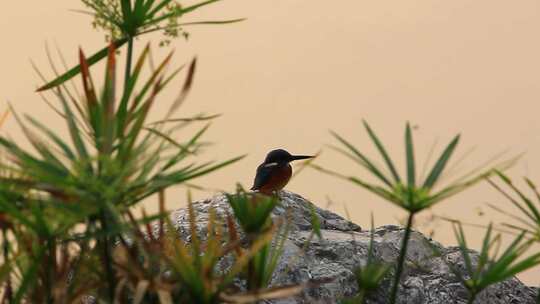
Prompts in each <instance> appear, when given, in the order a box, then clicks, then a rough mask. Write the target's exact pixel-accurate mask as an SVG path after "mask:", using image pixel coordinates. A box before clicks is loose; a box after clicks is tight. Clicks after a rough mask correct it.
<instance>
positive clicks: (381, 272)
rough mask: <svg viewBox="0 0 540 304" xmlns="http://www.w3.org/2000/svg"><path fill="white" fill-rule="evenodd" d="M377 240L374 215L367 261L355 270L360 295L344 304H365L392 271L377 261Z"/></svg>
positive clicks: (343, 302)
mask: <svg viewBox="0 0 540 304" xmlns="http://www.w3.org/2000/svg"><path fill="white" fill-rule="evenodd" d="M374 238H375V227H374V223H373V214H372V215H371V232H370V238H369V247H368V255H367V260H366V263H365V264H364V265H360V266H358V267H357V268H356V269H355V270H354V276H355V279H356V284H357V286H358V295H356V296H355V297H353V298H350V299H345V300H343V301H342V302H341V303H342V304H363V303H366V300H367V299H366V297H367V296H368V295H369V294H370V293H372V292H374V291H375V290H376V289H377V288H379V286H380V284H381V282H382V280H383V279H384V278H385V276H386V275H387V274H388V272H389V271H390V269H391V267H390V265H388V264H386V263H383V262H379V261H377V260H376V259H375V253H374V248H373V243H374Z"/></svg>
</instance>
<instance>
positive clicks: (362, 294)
mask: <svg viewBox="0 0 540 304" xmlns="http://www.w3.org/2000/svg"><path fill="white" fill-rule="evenodd" d="M357 299H358V303H360V304H364V303H365V302H366V290H365V289H364V288H362V289H360V292H359V293H358V297H357Z"/></svg>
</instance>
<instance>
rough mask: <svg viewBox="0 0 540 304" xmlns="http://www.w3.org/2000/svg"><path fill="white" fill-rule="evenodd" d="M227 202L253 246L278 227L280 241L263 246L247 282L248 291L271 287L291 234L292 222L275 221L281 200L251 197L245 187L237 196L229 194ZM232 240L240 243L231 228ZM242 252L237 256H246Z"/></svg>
mask: <svg viewBox="0 0 540 304" xmlns="http://www.w3.org/2000/svg"><path fill="white" fill-rule="evenodd" d="M227 199H228V201H229V204H230V205H231V208H232V210H233V214H234V218H235V219H236V220H237V222H238V224H239V225H240V227H242V230H243V233H244V235H245V236H246V237H247V239H248V242H249V243H253V242H254V241H256V240H257V239H258V238H259V234H262V233H264V232H265V231H267V230H268V229H270V228H272V227H274V229H276V237H275V241H274V243H273V244H271V243H269V244H265V245H264V246H262V247H261V248H260V249H259V250H258V251H257V252H256V253H255V254H254V255H253V256H252V258H251V259H250V260H249V263H248V267H247V271H246V280H247V289H248V290H250V291H256V290H259V289H262V288H266V287H268V285H269V284H270V281H271V280H272V275H273V273H274V270H275V269H276V267H277V263H278V262H279V259H280V257H281V254H282V253H283V246H284V244H285V240H286V239H287V234H288V222H287V221H286V219H284V218H279V219H276V222H274V220H273V219H272V217H271V214H272V211H273V210H274V208H275V207H276V206H277V205H278V204H279V198H278V197H277V196H267V195H263V194H259V193H248V192H246V191H245V190H244V189H243V188H242V187H241V186H238V189H237V191H236V193H235V194H228V195H227ZM229 227H230V229H229V230H230V232H231V236H233V238H235V239H239V236H238V234H237V232H236V229H235V226H234V225H232V223H231V224H230V225H229ZM242 251H243V250H242V249H239V250H238V251H237V253H238V254H239V255H244V253H243V252H242Z"/></svg>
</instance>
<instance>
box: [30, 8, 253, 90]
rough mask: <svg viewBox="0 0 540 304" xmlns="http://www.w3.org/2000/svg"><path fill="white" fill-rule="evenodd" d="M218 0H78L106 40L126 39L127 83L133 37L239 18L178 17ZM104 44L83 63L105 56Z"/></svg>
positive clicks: (68, 76)
mask: <svg viewBox="0 0 540 304" xmlns="http://www.w3.org/2000/svg"><path fill="white" fill-rule="evenodd" d="M218 1H220V0H206V1H201V2H198V3H195V4H190V5H182V4H180V3H179V1H174V0H82V2H83V4H84V5H85V6H86V7H87V8H89V9H90V11H83V13H85V14H89V15H91V16H93V18H94V21H93V24H94V26H95V27H97V28H101V29H104V30H105V31H107V32H108V38H109V40H110V43H111V44H112V45H114V46H115V47H116V48H120V47H122V46H123V45H125V44H126V43H127V56H126V66H125V75H124V81H125V83H126V84H127V81H128V78H129V76H130V75H131V66H132V61H133V60H132V59H133V50H134V42H135V38H136V37H139V36H141V35H144V34H148V33H152V32H156V31H163V32H164V33H165V34H166V35H167V36H169V37H176V36H178V34H179V33H180V32H181V29H182V27H183V26H186V25H193V24H226V23H232V22H237V21H240V20H242V19H234V20H223V21H214V20H213V21H198V22H188V23H182V22H180V19H181V18H182V17H184V15H186V14H188V13H191V12H193V11H195V10H197V9H199V8H201V7H204V6H206V5H209V4H212V3H214V2H218ZM107 53H108V47H105V48H103V49H101V50H100V51H98V52H97V53H95V54H93V55H92V56H90V57H88V58H87V60H86V64H87V65H88V66H91V65H93V64H95V63H96V62H99V61H100V60H102V59H104V58H105V57H107ZM82 69H83V66H81V65H77V66H75V67H74V68H72V69H70V70H68V71H67V72H65V73H64V74H62V75H58V76H57V77H56V78H55V79H54V80H52V81H50V82H48V83H47V84H45V85H43V86H41V87H40V88H39V89H38V90H39V91H43V90H48V89H51V88H54V87H56V86H58V85H61V84H63V83H65V82H66V81H68V80H69V79H71V78H73V77H74V76H76V75H77V74H79V73H80V72H81V71H82Z"/></svg>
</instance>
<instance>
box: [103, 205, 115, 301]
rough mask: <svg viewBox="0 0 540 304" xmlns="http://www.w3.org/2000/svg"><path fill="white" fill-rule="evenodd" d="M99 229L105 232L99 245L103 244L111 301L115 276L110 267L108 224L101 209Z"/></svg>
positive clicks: (111, 299)
mask: <svg viewBox="0 0 540 304" xmlns="http://www.w3.org/2000/svg"><path fill="white" fill-rule="evenodd" d="M101 229H103V232H105V236H103V238H102V240H101V245H102V246H103V262H104V264H105V272H106V274H107V282H108V284H109V288H108V294H109V300H110V302H111V303H112V302H113V301H114V291H115V290H116V282H115V278H114V277H115V274H114V269H113V267H112V258H111V252H110V250H111V248H110V244H109V236H108V235H107V234H108V225H107V216H106V214H105V211H101Z"/></svg>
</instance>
